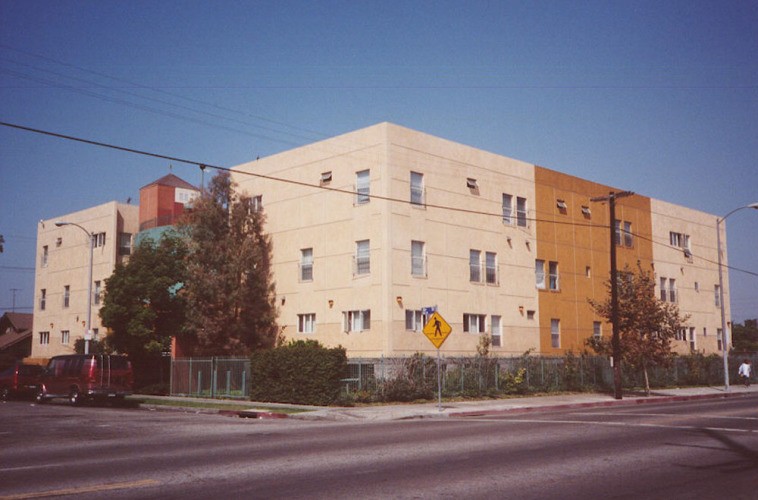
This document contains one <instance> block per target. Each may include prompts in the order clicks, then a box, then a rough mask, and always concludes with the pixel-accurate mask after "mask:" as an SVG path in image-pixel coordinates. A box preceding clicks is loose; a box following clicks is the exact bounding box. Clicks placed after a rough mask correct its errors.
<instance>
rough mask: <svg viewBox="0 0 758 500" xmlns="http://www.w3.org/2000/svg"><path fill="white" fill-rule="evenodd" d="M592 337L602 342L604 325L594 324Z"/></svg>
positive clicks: (594, 322)
mask: <svg viewBox="0 0 758 500" xmlns="http://www.w3.org/2000/svg"><path fill="white" fill-rule="evenodd" d="M592 336H593V337H594V338H595V340H600V338H601V337H602V336H603V324H602V323H601V322H599V321H593V322H592Z"/></svg>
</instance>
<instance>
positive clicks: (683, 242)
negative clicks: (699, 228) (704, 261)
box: [669, 231, 690, 252]
mask: <svg viewBox="0 0 758 500" xmlns="http://www.w3.org/2000/svg"><path fill="white" fill-rule="evenodd" d="M669 243H670V244H671V246H672V247H676V248H681V249H683V250H686V251H687V252H689V251H690V235H689V234H682V233H676V232H674V231H670V232H669Z"/></svg>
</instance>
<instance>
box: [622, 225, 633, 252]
mask: <svg viewBox="0 0 758 500" xmlns="http://www.w3.org/2000/svg"><path fill="white" fill-rule="evenodd" d="M624 246H625V247H628V248H632V247H633V246H634V235H633V234H632V223H631V222H629V221H624Z"/></svg>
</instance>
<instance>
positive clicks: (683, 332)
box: [674, 328, 687, 340]
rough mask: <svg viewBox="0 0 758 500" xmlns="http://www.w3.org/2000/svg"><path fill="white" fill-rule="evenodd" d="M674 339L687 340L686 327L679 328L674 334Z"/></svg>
mask: <svg viewBox="0 0 758 500" xmlns="http://www.w3.org/2000/svg"><path fill="white" fill-rule="evenodd" d="M674 340H687V329H686V328H680V329H678V330H677V331H676V333H675V334H674Z"/></svg>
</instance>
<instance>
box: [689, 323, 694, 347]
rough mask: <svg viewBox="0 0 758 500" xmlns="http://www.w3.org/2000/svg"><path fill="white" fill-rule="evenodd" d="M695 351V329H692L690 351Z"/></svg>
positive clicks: (692, 327)
mask: <svg viewBox="0 0 758 500" xmlns="http://www.w3.org/2000/svg"><path fill="white" fill-rule="evenodd" d="M694 350H695V327H694V326H691V327H690V351H694Z"/></svg>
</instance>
